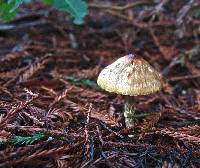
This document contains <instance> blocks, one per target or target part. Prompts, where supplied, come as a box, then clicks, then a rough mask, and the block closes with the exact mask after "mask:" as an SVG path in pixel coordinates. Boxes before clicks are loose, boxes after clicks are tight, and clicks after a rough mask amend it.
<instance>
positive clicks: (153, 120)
mask: <svg viewBox="0 0 200 168" xmlns="http://www.w3.org/2000/svg"><path fill="white" fill-rule="evenodd" d="M161 116H162V113H161V112H159V113H152V114H151V115H149V116H148V117H147V118H146V119H145V121H144V122H143V123H142V126H141V134H140V138H141V137H143V136H144V134H145V133H146V132H147V131H149V130H151V129H152V128H153V127H154V126H155V125H156V124H157V123H158V121H159V120H160V118H161Z"/></svg>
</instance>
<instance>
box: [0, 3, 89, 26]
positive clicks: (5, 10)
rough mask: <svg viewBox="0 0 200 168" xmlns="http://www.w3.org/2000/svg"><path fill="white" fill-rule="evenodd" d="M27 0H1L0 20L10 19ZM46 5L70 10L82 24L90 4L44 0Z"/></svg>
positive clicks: (66, 10) (75, 20)
mask: <svg viewBox="0 0 200 168" xmlns="http://www.w3.org/2000/svg"><path fill="white" fill-rule="evenodd" d="M26 1H27V0H0V21H8V20H10V19H12V18H13V17H14V16H15V14H16V13H17V10H18V8H19V7H20V5H21V4H23V3H24V2H26ZM42 2H43V3H44V4H46V5H51V6H53V7H55V8H56V9H57V10H59V11H64V12H68V13H69V14H70V15H71V16H72V17H73V18H74V23H75V24H82V23H83V19H84V17H85V16H86V15H87V14H88V6H87V4H86V2H85V1H83V0H42Z"/></svg>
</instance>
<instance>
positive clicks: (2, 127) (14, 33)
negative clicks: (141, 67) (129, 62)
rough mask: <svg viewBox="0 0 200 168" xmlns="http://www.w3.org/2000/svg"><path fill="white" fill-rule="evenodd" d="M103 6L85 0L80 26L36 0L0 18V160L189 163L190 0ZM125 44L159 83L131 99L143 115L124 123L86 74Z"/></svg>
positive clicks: (192, 148) (197, 128)
mask: <svg viewBox="0 0 200 168" xmlns="http://www.w3.org/2000/svg"><path fill="white" fill-rule="evenodd" d="M118 2H120V1H118ZM127 3H128V1H127V2H125V1H122V5H123V4H124V5H125V4H127ZM107 4H108V5H102V6H101V5H95V4H94V3H92V1H90V10H91V13H90V16H89V17H88V18H87V19H86V23H85V25H83V26H80V27H78V26H75V25H73V24H71V23H70V22H69V18H68V17H67V16H65V14H63V13H57V12H56V11H54V10H53V9H47V8H46V7H43V6H41V4H37V3H36V4H35V5H34V7H33V6H31V7H29V6H24V8H23V9H22V11H24V13H23V14H22V15H19V16H18V17H17V18H16V19H15V20H13V21H11V22H10V23H8V24H1V25H0V27H1V26H4V29H3V30H0V44H1V45H0V64H1V66H0V167H15V168H18V167H20V168H21V167H35V168H36V167H46V168H51V167H52V168H55V167H58V168H64V167H81V168H84V167H92V168H93V167H94V168H95V167H125V168H127V167H163V168H169V167H173V168H175V167H196V168H197V167H199V165H200V152H199V151H200V79H199V78H200V76H199V74H200V50H199V45H200V40H199V37H200V32H199V28H200V27H199V25H200V20H199V18H198V17H196V16H194V12H195V11H196V9H197V8H198V7H199V6H200V3H199V1H198V0H196V1H195V0H184V1H176V0H175V1H173V0H163V1H160V2H159V3H155V2H150V1H141V2H140V3H130V4H129V3H128V5H126V6H124V7H122V8H120V7H118V6H116V5H119V4H120V3H119V4H118V3H117V1H116V2H115V3H114V2H112V5H111V3H109V1H107ZM27 8H32V9H33V10H32V11H35V12H30V13H26V9H27ZM199 8H200V7H199ZM133 9H134V10H133ZM47 16H48V17H47ZM9 24H10V25H11V26H9ZM129 52H135V53H137V54H140V55H142V56H144V57H145V59H147V60H148V61H149V62H150V63H151V64H153V65H154V67H156V68H157V69H158V70H159V71H161V72H162V74H163V78H164V88H163V90H162V92H160V93H157V94H153V95H150V96H145V97H138V98H137V101H138V103H137V108H138V109H139V110H141V111H143V112H147V113H149V116H148V117H147V118H146V119H143V120H142V119H141V120H139V121H137V124H136V125H135V126H134V127H133V128H129V129H127V128H125V126H124V122H123V115H122V110H123V97H122V96H119V95H118V96H117V95H115V94H110V93H106V92H104V91H102V90H100V89H99V88H98V86H97V85H96V78H97V74H98V73H99V71H100V70H101V69H102V68H103V67H104V66H106V65H107V64H109V63H111V62H112V61H113V60H114V59H116V58H118V57H120V56H122V55H125V54H127V53H129Z"/></svg>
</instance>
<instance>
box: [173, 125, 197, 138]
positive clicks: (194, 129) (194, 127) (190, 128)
mask: <svg viewBox="0 0 200 168" xmlns="http://www.w3.org/2000/svg"><path fill="white" fill-rule="evenodd" d="M177 130H178V131H180V132H182V133H185V134H189V135H192V136H196V137H199V138H200V126H199V125H192V126H187V127H182V128H178V129H177Z"/></svg>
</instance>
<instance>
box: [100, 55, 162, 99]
mask: <svg viewBox="0 0 200 168" xmlns="http://www.w3.org/2000/svg"><path fill="white" fill-rule="evenodd" d="M97 84H98V85H99V86H100V87H101V88H102V89H104V90H106V91H108V92H114V93H117V94H121V95H130V96H138V95H147V94H150V93H153V92H156V91H159V90H160V89H161V88H162V79H161V75H160V74H159V73H158V72H157V71H156V70H155V69H154V68H153V67H152V66H151V65H150V64H149V63H148V62H147V61H145V60H144V59H143V58H141V57H138V56H135V55H133V54H129V55H126V56H124V57H121V58H119V59H118V60H116V61H115V62H113V63H112V64H110V65H108V66H107V67H105V68H104V69H103V70H102V71H101V73H100V74H99V77H98V79H97Z"/></svg>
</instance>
